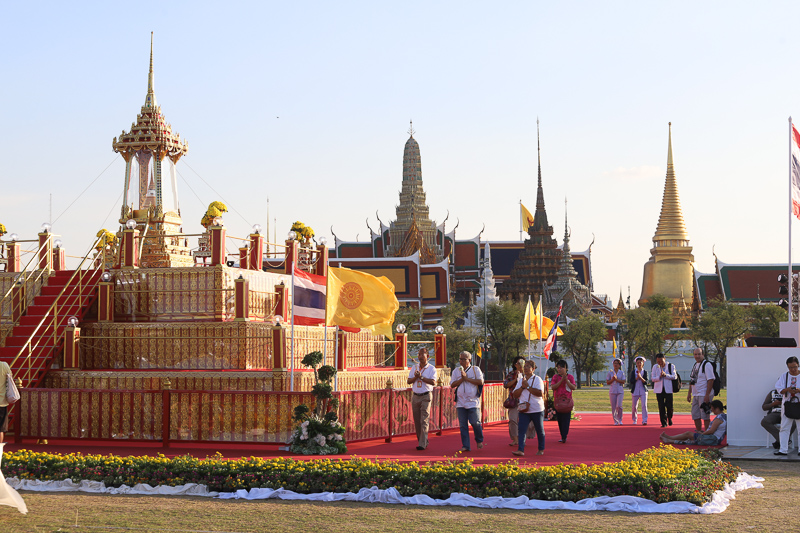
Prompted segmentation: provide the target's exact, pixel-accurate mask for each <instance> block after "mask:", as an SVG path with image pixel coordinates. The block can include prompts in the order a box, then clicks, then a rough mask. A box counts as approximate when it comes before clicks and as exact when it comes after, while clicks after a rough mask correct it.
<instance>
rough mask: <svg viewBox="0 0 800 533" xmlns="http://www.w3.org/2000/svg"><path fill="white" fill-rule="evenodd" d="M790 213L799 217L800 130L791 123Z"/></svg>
mask: <svg viewBox="0 0 800 533" xmlns="http://www.w3.org/2000/svg"><path fill="white" fill-rule="evenodd" d="M791 163H792V213H793V214H794V216H796V217H797V218H798V219H800V132H798V131H797V128H796V127H795V125H794V123H792V156H791Z"/></svg>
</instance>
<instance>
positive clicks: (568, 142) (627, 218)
mask: <svg viewBox="0 0 800 533" xmlns="http://www.w3.org/2000/svg"><path fill="white" fill-rule="evenodd" d="M3 18H4V24H3V25H2V26H3V31H2V32H0V54H1V55H0V57H2V63H1V65H2V72H3V78H4V83H2V84H0V98H1V99H2V101H3V102H4V105H3V106H0V124H2V128H1V129H0V183H2V192H0V223H3V224H5V226H6V227H7V228H8V231H9V232H15V233H18V234H19V235H20V238H23V239H27V238H35V236H36V233H37V232H38V231H39V228H40V226H41V224H42V223H43V222H46V221H48V220H52V221H53V232H54V233H56V234H60V235H62V240H63V241H64V246H65V248H66V250H67V253H68V254H70V255H74V256H82V255H83V254H85V253H86V251H87V249H88V248H89V246H90V245H91V243H92V241H93V237H94V234H95V233H96V232H97V230H99V229H100V228H103V227H105V228H109V229H112V230H113V231H116V229H117V228H118V217H119V212H120V206H121V204H122V200H121V194H122V189H123V174H124V162H123V160H122V158H121V157H120V156H118V155H117V154H115V153H114V152H113V150H112V148H111V144H112V139H113V138H114V137H116V136H119V135H120V132H121V131H122V130H126V131H127V130H129V129H130V126H131V122H133V121H134V120H135V119H136V115H137V113H138V112H139V111H140V108H141V106H142V104H143V103H144V98H145V94H146V91H147V72H148V65H149V53H150V32H151V31H152V32H154V33H155V37H154V42H155V45H154V65H155V83H154V87H155V94H156V97H157V99H158V103H159V104H160V105H161V109H162V112H163V113H164V115H165V116H166V119H167V121H168V122H170V123H171V124H172V126H173V130H174V131H177V132H178V133H180V134H181V137H182V138H185V139H187V140H188V141H189V153H188V155H187V156H186V157H184V158H183V159H182V160H181V161H180V162H179V164H178V172H179V180H178V187H179V197H180V205H181V214H182V217H183V221H184V231H186V232H187V233H199V232H201V231H202V227H201V226H200V224H199V222H200V219H201V218H202V215H203V213H204V212H205V208H206V207H207V205H208V204H209V203H211V202H212V201H215V200H222V201H224V202H225V203H226V204H227V205H228V207H229V209H230V212H229V213H227V214H226V215H225V224H226V226H227V227H228V234H229V235H232V236H238V237H244V236H246V235H247V234H248V233H249V232H250V228H251V227H252V225H253V224H256V223H258V224H261V225H262V226H264V227H266V226H267V225H268V224H269V227H270V229H269V232H270V240H272V235H273V233H274V232H275V230H276V226H277V235H278V240H279V241H281V242H282V241H283V239H285V235H286V233H287V231H288V230H289V228H290V227H291V224H292V222H294V221H295V220H300V221H302V222H304V223H305V224H307V225H310V226H311V227H312V228H314V230H315V231H316V233H317V236H318V237H319V236H322V235H324V236H326V237H327V238H328V239H329V240H332V232H333V233H335V234H336V235H337V236H338V237H339V238H340V239H342V240H356V239H358V240H360V241H366V240H368V238H369V229H368V228H367V224H369V225H370V226H371V227H372V228H373V229H377V228H378V227H379V223H378V220H377V218H376V216H379V217H380V219H381V220H382V221H383V222H384V223H386V224H388V223H389V222H390V221H392V220H394V219H395V218H396V216H395V207H396V206H397V204H398V201H399V191H400V187H401V180H402V156H403V146H404V144H405V142H406V140H407V138H408V133H407V132H408V128H409V121H410V120H413V124H414V130H415V132H416V133H415V135H414V137H415V139H417V141H418V142H419V145H420V150H421V157H422V176H423V184H424V189H425V192H426V194H427V202H428V204H429V206H430V214H431V218H432V219H434V220H435V221H436V222H437V223H438V222H441V221H442V220H444V219H445V217H447V216H448V213H449V219H448V221H447V230H448V231H450V230H451V229H452V228H453V227H454V226H455V224H456V223H458V227H457V229H456V237H457V238H458V239H471V238H473V237H475V236H477V235H478V234H479V233H480V232H481V230H482V229H483V230H484V231H483V234H482V239H483V240H491V241H497V240H507V241H512V240H519V238H520V233H519V202H520V200H521V201H522V202H523V203H524V204H525V205H526V206H527V207H528V208H529V209H531V211H533V208H534V207H535V204H536V177H537V152H536V142H537V141H536V120H537V117H538V119H539V120H540V128H541V129H540V135H541V165H542V176H543V185H544V194H545V201H546V206H547V214H548V218H549V220H550V224H551V225H552V226H553V228H554V232H555V236H556V238H557V240H558V242H559V244H560V243H561V242H562V240H563V234H564V215H565V207H564V202H565V199H566V200H568V210H569V211H568V216H569V226H570V229H571V232H572V236H571V243H570V244H571V247H572V249H573V250H575V251H581V250H585V249H587V248H588V247H589V244H590V243H591V242H592V240H594V245H593V247H592V271H593V277H594V288H595V292H598V293H606V294H608V295H609V296H610V297H611V298H612V300H613V303H614V305H616V302H617V298H618V296H619V293H620V291H621V292H623V294H624V296H627V293H628V287H630V293H631V296H632V300H633V301H634V302H635V301H636V300H637V299H638V298H639V295H640V293H641V285H642V272H643V265H644V263H645V262H646V261H647V260H648V258H649V256H650V248H651V247H652V238H653V234H654V233H655V229H656V224H657V222H658V215H659V212H660V208H661V197H662V194H663V189H664V178H665V174H666V159H667V138H668V123H669V122H672V138H673V152H674V162H675V172H676V177H677V183H678V189H679V193H680V200H681V205H682V209H683V216H684V220H685V222H686V227H687V230H688V233H689V238H690V244H691V245H692V246H693V253H694V257H695V266H696V268H697V270H699V271H700V272H713V271H714V256H713V255H712V251H715V252H716V255H717V257H718V258H719V260H720V261H723V262H725V263H786V262H787V261H788V251H789V250H788V228H789V216H788V204H789V199H788V172H789V169H788V160H789V122H788V117H789V116H790V115H792V114H794V115H796V116H797V117H798V118H797V122H798V123H800V90H798V88H800V69H798V68H797V66H798V62H799V58H800V55H799V54H798V53H797V51H798V50H800V32H798V31H797V27H796V24H795V25H793V24H792V21H795V20H798V19H799V18H800V3H797V2H769V3H760V4H754V3H752V2H738V1H732V2H731V1H727V2H721V1H710V2H702V3H697V2H683V1H675V2H660V3H656V2H588V1H587V2H580V1H578V2H560V3H555V2H545V1H526V2H493V3H485V2H444V1H443V2H415V1H406V2H396V3H391V4H390V3H387V2H337V3H331V2H314V1H309V2H266V1H265V2H235V1H234V2H227V3H219V2H157V3H155V2H147V1H143V2H137V3H136V4H135V5H131V4H119V3H107V2H81V3H78V4H77V5H75V4H64V3H62V2H36V1H32V2H27V3H24V2H17V3H12V4H9V5H7V6H5V8H4V17H3ZM51 197H52V216H51V215H50V202H51ZM267 199H269V215H267ZM376 214H377V215H376ZM484 228H485V229H484ZM794 230H795V234H798V228H797V224H796V223H795V224H794ZM794 240H795V241H796V240H797V239H796V238H795V239H794ZM236 246H237V245H236V243H235V242H234V243H229V250H230V251H234V250H235V248H236ZM798 252H800V250H799V249H798V248H797V247H795V248H794V254H795V262H797V260H798V259H800V256H798ZM774 289H775V291H777V282H776V286H775V287H774ZM770 290H772V288H762V289H761V291H762V295H764V294H767V293H769V291H770Z"/></svg>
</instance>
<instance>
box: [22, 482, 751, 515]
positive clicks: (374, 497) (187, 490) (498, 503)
mask: <svg viewBox="0 0 800 533" xmlns="http://www.w3.org/2000/svg"><path fill="white" fill-rule="evenodd" d="M7 481H8V484H9V485H11V486H12V487H13V488H15V489H17V490H30V491H41V492H48V491H58V492H63V491H80V492H98V493H107V494H146V495H170V496H211V497H219V498H221V499H246V500H266V499H270V498H276V499H280V500H307V501H323V502H335V501H349V502H364V503H395V504H403V505H431V506H447V505H449V506H455V507H480V508H485V509H486V508H488V509H561V510H565V511H625V512H629V513H695V514H716V513H721V512H723V511H724V510H725V509H727V508H728V505H730V501H731V500H733V499H735V498H736V491H741V490H745V489H754V488H763V487H764V485H762V483H761V482H762V481H764V478H760V477H755V476H751V475H750V474H746V473H741V474H739V477H738V478H737V479H736V481H734V482H733V483H730V484H727V483H726V484H725V488H724V489H723V490H718V491H716V492H714V496H713V497H712V499H711V501H710V502H707V503H705V504H703V505H702V506H697V505H694V504H693V503H689V502H669V503H655V502H654V501H651V500H646V499H644V498H637V497H634V496H614V497H610V496H601V497H599V498H587V499H585V500H581V501H579V502H559V501H544V500H531V499H529V498H528V497H526V496H519V497H517V498H501V497H492V498H475V497H472V496H468V495H466V494H459V493H454V494H451V495H450V497H449V498H447V499H446V500H437V499H434V498H431V497H430V496H425V495H420V494H418V495H416V496H402V495H401V494H400V493H399V492H398V491H397V489H394V488H390V489H378V488H376V487H371V488H368V489H366V488H365V489H361V490H359V491H358V492H357V493H353V492H347V493H341V492H322V493H317V494H299V493H297V492H292V491H290V490H284V489H250V490H238V491H236V492H219V493H218V492H213V491H209V490H208V488H207V487H206V486H205V485H197V484H194V483H189V484H186V485H179V486H177V487H169V486H165V485H159V486H158V487H151V486H150V485H147V484H137V485H135V486H134V487H128V486H126V485H123V486H122V487H119V488H113V487H112V488H106V486H105V484H104V483H103V482H101V481H86V480H84V481H81V482H80V483H73V482H72V480H69V479H68V480H65V481H36V480H28V479H25V480H22V481H20V480H18V479H17V478H8V479H7Z"/></svg>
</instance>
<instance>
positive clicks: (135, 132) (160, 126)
mask: <svg viewBox="0 0 800 533" xmlns="http://www.w3.org/2000/svg"><path fill="white" fill-rule="evenodd" d="M112 147H113V149H114V151H115V152H117V153H119V154H121V155H122V157H124V158H125V160H126V161H127V160H128V159H130V157H131V156H132V155H133V154H135V153H136V152H138V151H139V150H149V151H151V152H152V153H153V154H155V155H156V156H157V157H159V159H160V158H163V157H164V156H168V157H169V158H170V159H172V162H173V163H177V162H178V159H180V158H181V157H182V156H184V155H186V154H187V153H188V152H189V143H188V142H187V141H185V140H181V136H180V134H178V133H173V131H172V125H171V124H168V123H167V121H166V119H165V118H164V115H163V114H162V113H161V107H159V106H158V104H157V103H156V95H155V92H154V89H153V40H152V33H151V34H150V72H149V74H148V76H147V95H146V96H145V99H144V105H143V106H142V110H141V112H140V113H139V114H138V115H137V116H136V122H135V123H133V124H131V129H130V131H129V132H125V130H123V131H122V133H121V134H120V136H119V139H117V138H116V137H114V142H113V144H112Z"/></svg>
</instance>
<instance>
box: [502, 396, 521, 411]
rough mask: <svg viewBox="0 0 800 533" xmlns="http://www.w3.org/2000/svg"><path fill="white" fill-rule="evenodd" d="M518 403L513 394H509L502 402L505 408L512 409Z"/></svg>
mask: <svg viewBox="0 0 800 533" xmlns="http://www.w3.org/2000/svg"><path fill="white" fill-rule="evenodd" d="M518 404H519V398H514V397H513V396H509V397H508V398H506V401H504V402H503V407H505V408H506V409H513V408H515V407H516V406H517V405H518Z"/></svg>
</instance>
